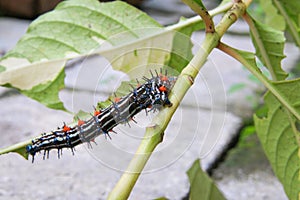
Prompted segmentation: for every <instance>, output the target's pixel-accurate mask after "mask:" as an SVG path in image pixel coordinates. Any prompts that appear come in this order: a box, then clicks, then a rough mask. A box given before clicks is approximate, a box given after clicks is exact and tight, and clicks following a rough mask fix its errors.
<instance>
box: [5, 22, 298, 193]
mask: <svg viewBox="0 0 300 200" xmlns="http://www.w3.org/2000/svg"><path fill="white" fill-rule="evenodd" d="M162 23H164V22H162ZM166 23H168V22H166ZM28 24H29V22H28V21H24V20H14V19H9V18H0V50H9V49H10V48H12V47H13V45H14V44H15V43H16V41H17V39H18V38H19V37H20V36H21V35H22V34H23V33H24V32H25V30H26V27H27V25H28ZM240 27H244V26H243V24H242V23H239V25H238V26H237V27H233V30H234V28H237V29H238V30H239V29H240ZM201 38H203V33H200V32H198V33H195V34H194V35H193V41H194V43H196V41H201ZM224 41H225V42H227V43H229V44H232V45H233V46H235V47H238V48H242V49H246V50H251V49H253V47H252V46H251V45H250V41H249V38H248V37H242V36H231V35H226V36H225V37H224ZM287 54H288V55H289V56H288V58H287V59H286V61H285V63H286V64H287V65H291V64H290V63H293V62H294V60H295V59H296V58H297V56H298V55H299V51H298V50H297V49H295V48H294V47H292V46H288V48H287ZM94 59H101V58H94ZM98 61H99V60H97V65H99V63H98ZM86 62H87V63H88V64H89V69H88V70H87V69H85V68H84V66H85V65H75V66H74V67H71V68H68V69H67V79H66V86H67V87H68V88H73V87H74V86H75V87H77V89H78V81H80V80H88V81H86V82H85V83H86V85H85V84H82V82H81V83H80V84H79V86H80V87H81V88H79V89H80V90H78V91H76V92H74V91H72V90H64V91H62V92H61V94H60V97H61V99H62V100H63V102H64V103H65V106H66V107H67V108H69V109H70V110H73V111H77V110H79V109H83V110H86V111H92V105H95V103H96V102H97V101H98V100H99V99H101V98H105V97H107V94H108V93H109V91H106V90H101V88H100V90H99V91H97V92H94V88H95V84H97V83H98V82H97V81H99V80H98V79H97V78H96V79H95V80H91V77H99V76H98V74H101V73H102V71H101V70H100V69H99V68H97V67H96V65H92V63H94V62H95V61H93V59H91V60H89V61H86ZM104 62H105V60H103V63H104ZM87 63H85V64H87ZM79 70H80V75H81V76H82V77H78V76H77V74H78V71H79ZM84 70H85V71H84ZM105 73H107V74H108V75H107V77H110V79H111V80H120V79H119V77H120V75H121V74H120V73H117V72H114V71H112V70H110V69H105ZM248 75H249V74H248V73H247V71H246V70H244V69H243V68H242V67H241V65H240V64H239V63H237V62H235V61H233V60H232V59H231V58H229V57H228V56H226V55H224V54H223V53H221V52H219V51H217V50H216V51H214V52H213V53H212V54H211V55H210V57H209V59H208V62H207V63H206V64H205V66H204V68H203V70H202V71H201V73H200V76H198V78H197V80H196V83H195V85H194V86H193V88H192V89H191V90H190V91H189V93H188V94H187V96H186V97H185V99H184V101H183V102H182V104H181V107H180V108H179V109H178V110H177V112H176V113H175V115H174V118H173V120H172V122H171V124H170V126H169V127H168V129H167V130H166V133H165V138H164V141H163V143H162V144H160V145H159V146H158V148H157V150H156V151H155V152H154V154H153V156H152V157H151V159H150V160H149V162H148V163H147V166H146V169H145V172H144V173H143V174H142V175H141V177H140V178H139V180H138V182H137V185H136V186H135V188H134V190H133V193H132V195H131V196H130V199H153V198H157V197H160V196H166V197H168V198H170V199H181V198H182V197H184V196H185V195H186V194H187V192H188V190H189V184H188V179H187V176H186V174H185V171H186V170H187V169H188V168H189V166H190V165H191V164H192V163H193V161H194V160H195V159H196V158H201V162H202V167H203V168H204V169H207V168H209V167H210V165H211V164H212V163H213V162H214V160H215V159H216V158H217V157H218V156H219V155H220V153H222V152H223V151H224V147H225V146H226V145H227V144H228V143H229V142H230V141H231V139H232V137H234V136H235V135H236V134H237V130H238V129H239V127H240V125H241V123H242V117H245V116H249V115H251V113H252V110H251V103H249V101H247V96H249V95H253V94H254V92H255V90H256V89H257V88H259V87H260V86H258V85H255V84H254V83H253V82H251V81H249V79H248V78H247V77H248ZM79 79H80V80H79ZM100 82H101V81H100ZM113 82H114V81H113ZM236 83H246V84H247V85H248V86H249V87H248V88H247V89H244V90H241V91H239V92H237V93H234V94H228V93H227V91H228V90H229V88H230V87H231V86H232V85H234V84H236ZM102 84H106V86H104V87H103V88H106V87H107V88H112V87H111V84H114V83H112V82H109V81H108V82H107V81H103V82H102ZM0 107H1V109H0V115H1V117H2V118H1V121H0V128H1V130H2V131H1V143H0V148H2V147H5V146H7V145H11V144H14V143H17V142H20V141H23V140H25V139H28V138H31V137H33V136H36V135H38V134H39V133H41V132H45V131H49V130H52V129H53V128H55V127H57V126H61V125H62V122H71V121H72V115H70V114H66V113H64V112H61V111H54V110H50V109H48V108H45V107H44V106H43V105H40V104H39V103H37V102H35V101H33V100H31V99H28V98H26V97H24V96H22V95H19V94H18V93H16V92H15V91H13V90H11V89H5V88H1V89H0ZM151 116H152V115H150V116H148V117H146V116H145V115H144V114H140V115H139V117H137V119H138V123H137V124H134V123H131V128H129V127H128V126H118V128H117V129H116V131H117V132H118V133H119V134H118V135H112V138H113V139H112V140H105V139H104V137H99V138H97V140H96V142H97V144H98V145H93V149H89V148H87V147H86V146H84V145H81V146H79V147H78V148H76V153H75V156H72V154H71V152H69V151H68V150H65V151H64V152H63V157H62V158H61V159H57V155H56V153H55V152H54V151H53V152H52V153H51V154H50V159H48V160H42V155H37V156H36V162H35V163H34V164H31V162H30V161H26V160H24V159H23V158H22V157H20V156H19V155H17V154H7V155H3V156H1V157H0V199H29V198H32V199H104V198H105V197H106V196H107V194H108V193H109V191H110V190H111V189H112V188H113V186H114V184H115V183H116V182H117V180H118V178H119V177H120V175H121V174H122V173H121V172H122V171H123V170H124V169H125V168H126V166H127V164H128V162H129V161H130V159H131V158H132V156H133V153H134V151H135V150H136V148H137V146H138V144H139V142H140V139H141V137H142V136H143V129H144V127H145V126H146V125H147V123H148V122H150V121H151ZM241 151H242V150H241ZM247 153H248V155H249V159H248V160H247V161H246V163H247V165H243V164H240V162H239V159H232V158H231V157H229V162H230V161H231V160H233V161H232V162H230V163H231V165H228V164H226V162H225V164H222V165H220V166H219V168H217V169H216V170H215V171H214V176H213V177H214V179H215V180H216V182H217V183H218V185H219V187H220V189H221V190H222V192H223V193H224V194H225V196H226V197H227V198H228V199H286V196H285V194H284V192H283V189H282V186H281V185H280V183H279V182H278V180H277V179H276V177H275V176H274V175H273V173H272V171H271V168H270V166H269V164H268V162H267V161H266V158H265V157H264V156H263V153H262V151H261V150H259V149H258V150H257V149H255V148H254V149H252V150H251V151H250V150H249V151H247V152H244V154H242V155H243V156H245V155H247ZM230 159H231V160H230ZM256 160H259V161H262V162H255V161H256ZM241 162H242V163H244V160H242V161H241ZM261 163H263V164H262V165H263V166H261Z"/></svg>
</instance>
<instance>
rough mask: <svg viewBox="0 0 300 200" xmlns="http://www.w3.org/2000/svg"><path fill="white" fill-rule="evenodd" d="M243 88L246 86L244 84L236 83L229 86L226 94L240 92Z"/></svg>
mask: <svg viewBox="0 0 300 200" xmlns="http://www.w3.org/2000/svg"><path fill="white" fill-rule="evenodd" d="M245 87H246V84H245V83H236V84H233V85H232V86H230V88H229V89H228V91H227V92H228V93H229V94H232V93H235V92H238V91H241V90H242V89H244V88H245Z"/></svg>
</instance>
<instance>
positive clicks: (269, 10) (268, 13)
mask: <svg viewBox="0 0 300 200" xmlns="http://www.w3.org/2000/svg"><path fill="white" fill-rule="evenodd" d="M259 3H260V6H261V7H262V9H263V11H264V14H265V19H264V23H266V24H267V25H269V26H270V27H272V28H274V29H276V30H279V31H283V30H285V28H286V23H285V21H284V18H283V17H282V15H280V14H279V13H278V11H277V9H276V7H275V6H274V5H273V4H272V0H260V1H259Z"/></svg>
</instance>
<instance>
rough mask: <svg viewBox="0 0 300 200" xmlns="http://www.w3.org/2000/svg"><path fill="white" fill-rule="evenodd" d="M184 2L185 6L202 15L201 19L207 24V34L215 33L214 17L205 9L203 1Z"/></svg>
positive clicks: (183, 0)
mask: <svg viewBox="0 0 300 200" xmlns="http://www.w3.org/2000/svg"><path fill="white" fill-rule="evenodd" d="M182 2H184V3H185V4H187V5H188V6H190V8H191V9H192V10H193V11H195V12H196V13H198V14H199V15H200V17H201V18H202V20H203V21H204V23H205V31H206V33H213V32H215V25H214V22H213V20H212V17H211V16H210V14H209V13H208V12H207V9H206V8H205V6H204V5H203V3H202V1H201V0H194V1H190V0H182Z"/></svg>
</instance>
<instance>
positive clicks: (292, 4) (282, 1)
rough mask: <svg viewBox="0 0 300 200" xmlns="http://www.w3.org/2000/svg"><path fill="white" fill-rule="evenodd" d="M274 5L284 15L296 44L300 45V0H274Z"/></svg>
mask: <svg viewBox="0 0 300 200" xmlns="http://www.w3.org/2000/svg"><path fill="white" fill-rule="evenodd" d="M272 2H273V5H274V6H275V7H276V8H277V10H278V12H279V13H280V14H281V15H282V16H283V18H284V20H285V22H286V25H287V26H286V27H287V29H288V30H289V32H290V33H291V35H292V37H293V39H294V41H295V43H296V45H297V46H298V47H300V13H299V10H300V2H299V1H290V0H272Z"/></svg>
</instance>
